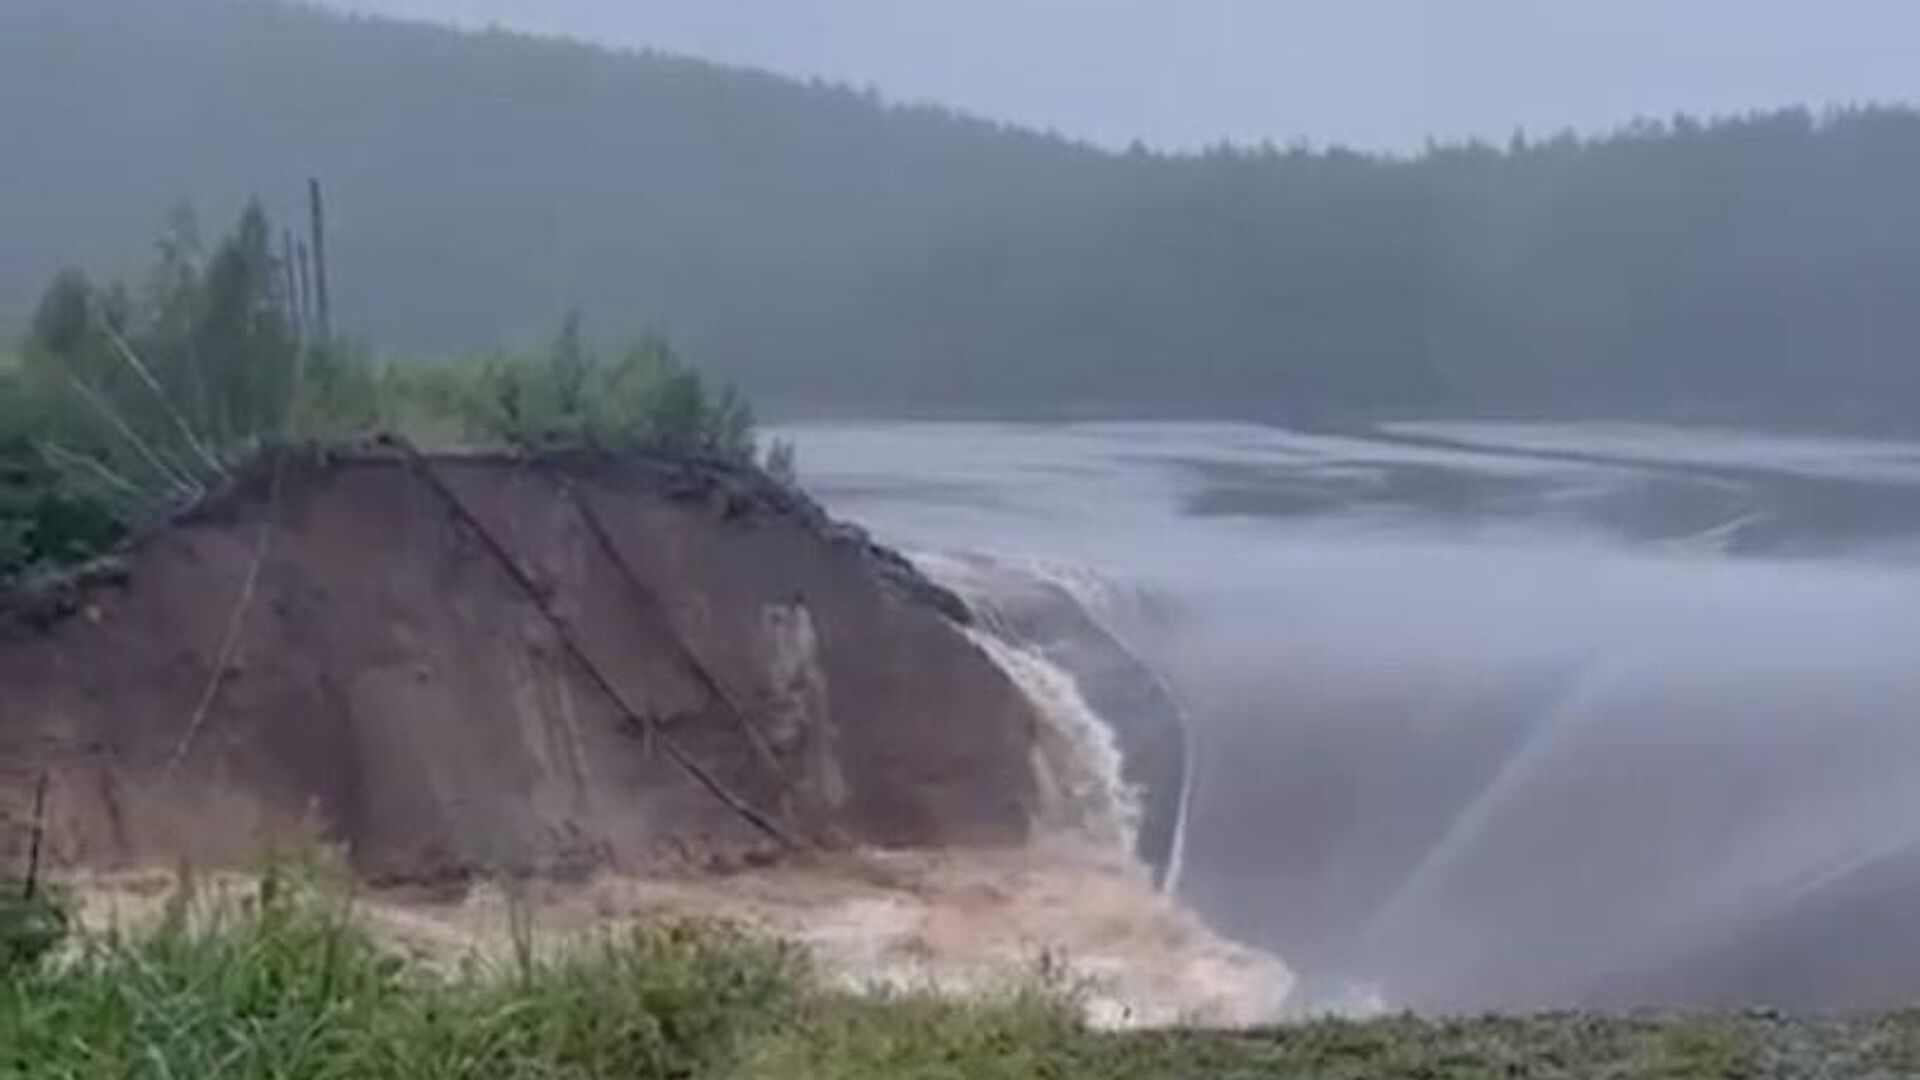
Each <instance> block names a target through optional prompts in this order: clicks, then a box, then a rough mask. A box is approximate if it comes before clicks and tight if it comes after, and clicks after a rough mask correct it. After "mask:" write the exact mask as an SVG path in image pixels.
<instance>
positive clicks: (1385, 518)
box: [781, 423, 1920, 1010]
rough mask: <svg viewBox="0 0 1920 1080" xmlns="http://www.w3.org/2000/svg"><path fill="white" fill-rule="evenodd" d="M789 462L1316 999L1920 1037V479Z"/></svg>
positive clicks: (1493, 466) (1886, 446) (1622, 431)
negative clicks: (1889, 1026)
mask: <svg viewBox="0 0 1920 1080" xmlns="http://www.w3.org/2000/svg"><path fill="white" fill-rule="evenodd" d="M781 434H782V435H784V436H786V437H789V438H792V439H793V440H794V441H795V442H796V444H797V446H798V450H799V459H800V471H801V475H802V480H803V483H804V484H805V485H806V486H807V488H808V489H809V490H810V491H811V492H812V493H813V494H814V495H815V496H816V497H818V498H820V499H821V500H822V501H823V502H825V503H826V504H827V505H828V507H829V508H830V509H831V510H833V511H834V512H835V513H836V514H838V515H840V516H843V517H846V518H850V519H852V520H855V521H858V522H861V523H863V524H865V525H867V526H869V527H870V528H872V530H873V531H874V532H875V534H876V535H877V537H878V538H879V539H881V540H883V541H886V542H889V543H893V544H897V545H899V546H902V547H904V548H906V549H908V550H911V551H914V552H916V553H918V554H919V556H920V558H921V560H922V562H923V564H924V565H925V566H926V567H928V568H929V569H930V570H931V571H932V572H934V573H936V574H938V575H939V576H941V577H942V578H943V579H945V580H948V581H949V582H950V583H952V584H954V585H955V586H956V587H957V588H959V590H960V591H961V592H963V593H965V594H967V595H968V596H969V598H970V599H972V600H973V601H974V603H975V606H976V608H978V609H981V610H983V611H984V612H985V613H986V614H987V616H988V618H987V621H988V622H989V623H990V624H998V625H999V628H1000V629H1001V630H1002V631H1004V632H1006V633H1008V634H1009V635H1010V636H1013V637H1016V638H1021V639H1024V640H1025V641H1026V642H1027V643H1028V644H1030V645H1031V646H1033V647H1034V649H1035V650H1036V651H1037V652H1038V653H1040V654H1042V655H1045V656H1048V657H1050V658H1052V659H1053V660H1055V661H1057V662H1058V664H1059V667H1060V668H1061V669H1062V670H1064V671H1066V672H1068V673H1069V674H1070V675H1072V676H1073V677H1074V678H1075V679H1076V680H1078V682H1079V683H1080V685H1079V686H1078V688H1077V689H1078V690H1079V691H1081V693H1080V702H1081V703H1083V704H1085V705H1086V706H1087V707H1089V708H1091V709H1093V710H1094V711H1096V712H1099V713H1101V714H1102V715H1103V716H1104V717H1106V719H1108V721H1109V722H1111V723H1112V724H1113V725H1114V726H1115V727H1116V729H1117V731H1118V733H1119V735H1120V736H1121V738H1120V740H1119V741H1120V743H1121V745H1122V746H1123V748H1129V749H1130V750H1131V751H1132V753H1133V759H1132V760H1130V761H1129V762H1128V779H1129V780H1131V781H1132V782H1134V783H1135V784H1136V785H1138V786H1140V787H1141V788H1143V789H1145V790H1143V791H1142V793H1141V795H1140V800H1139V802H1140V805H1139V808H1138V814H1137V816H1138V818H1139V820H1138V822H1137V823H1136V824H1137V827H1138V829H1139V831H1140V836H1141V846H1142V850H1143V853H1144V854H1146V855H1147V857H1148V858H1149V860H1150V861H1152V862H1154V863H1155V864H1156V865H1157V867H1158V868H1159V869H1160V870H1161V872H1162V875H1163V877H1164V878H1165V880H1166V881H1167V883H1168V885H1169V887H1171V888H1173V889H1175V890H1177V891H1178V893H1179V894H1180V895H1181V896H1182V897H1183V898H1184V899H1186V900H1187V901H1188V902H1189V903H1191V904H1192V905H1193V906H1194V907H1196V908H1197V909H1198V910H1199V911H1200V912H1201V913H1202V914H1203V915H1204V916H1206V917H1207V918H1208V919H1209V920H1210V921H1211V922H1212V923H1213V924H1214V925H1215V926H1216V927H1218V928H1219V929H1220V930H1222V931H1224V932H1226V933H1228V934H1230V935H1232V936H1234V937H1236V938H1238V939H1240V940H1243V941H1246V942H1248V943H1251V944H1255V945H1258V946H1261V947H1263V948H1266V949H1269V950H1271V951H1273V952H1274V953H1276V954H1278V955H1279V956H1281V957H1283V958H1284V959H1285V960H1286V961H1287V962H1288V963H1289V964H1290V965H1291V966H1292V967H1293V968H1294V969H1295V970H1296V971H1297V973H1298V974H1299V976H1300V977H1301V979H1302V992H1301V995H1300V1000H1305V1001H1307V1002H1310V1003H1312V1004H1314V1005H1317V1006H1320V1007H1341V1006H1348V1005H1355V1006H1357V1005H1361V1004H1364V1003H1377V1004H1384V1005H1387V1006H1390V1007H1413V1008H1422V1009H1438V1010H1455V1009H1470V1008H1479V1007H1484V1006H1506V1007H1522V1008H1544V1007H1558V1006H1573V1005H1596V1004H1598V1005H1620V1004H1645V1005H1656V1004H1662V1005H1671V1004H1681V1005H1722V1004H1729V1003H1751V1004H1778V1005H1785V1006H1802V1007H1805V1006H1818V1007H1844V1006H1854V1005H1865V1004H1886V1003H1894V1002H1909V1001H1911V1000H1913V999H1914V998H1915V997H1916V996H1920V917H1916V915H1920V443H1915V444H1907V443H1900V442H1891V441H1875V440H1865V439H1828V438H1808V437H1799V436H1777V435H1766V434H1759V433H1753V432H1744V431H1733V430H1711V429H1690V428H1670V427H1658V426H1640V425H1619V424H1584V425H1583V424H1517V423H1481V424H1463V423H1428V424H1411V423H1410V424H1400V425H1388V426H1384V427H1381V428H1375V429H1367V430H1353V431H1341V432H1307V431H1297V430H1286V429H1281V428H1276V427H1265V426H1254V425H1230V424H1184V423H1183V424H1171V423H1126V424H1104V423H1103V424H1084V425H1008V424H948V423H857V424H812V425H802V426H796V427H792V428H788V429H785V430H783V431H782V432H781ZM1058 689H1059V688H1058V687H1056V688H1054V690H1055V691H1057V690H1058ZM1169 731H1172V732H1173V733H1174V736H1173V737H1169V734H1168V733H1169Z"/></svg>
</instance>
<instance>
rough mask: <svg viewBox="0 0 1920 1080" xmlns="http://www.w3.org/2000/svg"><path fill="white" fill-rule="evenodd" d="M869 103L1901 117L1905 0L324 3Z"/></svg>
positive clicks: (1234, 131) (1911, 45) (986, 108)
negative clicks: (808, 79) (1830, 111)
mask: <svg viewBox="0 0 1920 1080" xmlns="http://www.w3.org/2000/svg"><path fill="white" fill-rule="evenodd" d="M334 2H336V3H340V4H343V5H346V6H352V7H357V8H360V9H363V10H374V11H385V12H390V13H398V14H405V15H412V16H419V17H427V18H436V19H446V20H453V21H459V22H465V23H470V24H484V23H487V22H497V23H500V24H503V25H510V26H517V27H522V28H527V29H534V30H540V31H547V32H554V33H563V34H568V35H571V36H576V37H584V38H592V39H596V40H601V41H607V42H614V43H619V44H625V45H648V46H655V47H658V48H662V49H666V50H670V51H674V52H683V53H691V54H694V55H698V56H704V57H708V58H711V59H715V60H720V61H724V62H729V63H737V64H746V65H751V66H755V67H764V68H770V69H773V70H776V71H782V72H786V73H789V74H795V75H803V76H822V77H826V78H830V79H833V80H836V81H845V82H851V83H855V84H858V85H871V86H874V87H877V88H878V89H880V90H881V91H882V92H884V93H885V94H887V95H888V96H889V97H892V98H894V99H896V100H913V101H920V100H931V101H939V102H943V103H947V104H950V105H955V106H958V107H960V108H962V109H965V110H967V111H969V112H973V113H978V114H981V115H985V116H990V117H994V118H998V119H1006V120H1014V121H1018V122H1020V123H1023V124H1027V125H1030V126H1035V127H1042V128H1052V129H1055V130H1057V131H1060V132H1062V133H1065V134H1069V135H1074V136H1079V137H1082V138H1089V139H1093V140H1096V141H1099V142H1104V143H1109V144H1114V145H1119V144H1124V143H1126V142H1127V141H1129V140H1131V139H1133V138H1136V137H1138V138H1140V139H1143V140H1145V141H1147V142H1149V143H1153V144H1155V145H1159V146H1165V147H1191V146H1194V145H1198V144H1205V143H1208V142H1215V141H1219V140H1222V139H1231V140H1235V141H1242V142H1258V141H1262V140H1268V139H1271V140H1272V141H1274V142H1278V143H1287V142H1291V141H1294V140H1299V139H1305V140H1309V141H1312V142H1316V143H1328V142H1339V143H1346V144H1352V145H1360V146H1366V147H1372V148H1387V149H1411V148H1415V147H1417V146H1418V145H1419V144H1420V143H1421V142H1422V141H1423V140H1424V139H1425V138H1426V137H1427V136H1429V135H1440V136H1445V137H1457V136H1462V135H1471V134H1479V135H1487V136H1493V137H1504V135H1505V134H1506V133H1508V132H1511V131H1512V130H1514V129H1515V128H1524V129H1526V130H1528V131H1536V132H1537V131H1552V130H1558V129H1560V128H1563V127H1568V126H1572V127H1577V128H1582V129H1593V128H1605V127H1611V126H1614V125H1615V124H1617V123H1619V122H1620V121H1623V120H1626V119H1628V118H1631V117H1634V116H1649V115H1652V116H1666V115H1669V114H1671V113H1672V112H1674V111H1675V110H1687V111H1691V112H1704V113H1725V112H1735V111H1744V110H1746V109H1750V108H1756V107H1771V106H1778V105H1787V104H1795V103H1807V104H1815V105H1820V104H1827V103H1835V102H1857V101H1868V100H1871V101H1908V102H1914V101H1920V0H334Z"/></svg>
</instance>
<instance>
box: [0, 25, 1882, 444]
mask: <svg viewBox="0 0 1920 1080" xmlns="http://www.w3.org/2000/svg"><path fill="white" fill-rule="evenodd" d="M309 174H313V175H318V176H320V177H322V178H323V179H324V180H325V181H326V183H327V185H328V188H329V192H330V197H331V200H332V202H333V205H334V207H335V215H334V222H335V230H334V240H333V245H334V252H333V257H334V276H335V277H336V279H337V283H336V292H337V299H336V308H337V309H338V311H339V312H340V321H341V322H342V323H344V324H346V325H348V326H351V327H353V328H354V329H356V330H357V331H359V332H362V333H364V334H366V335H367V336H368V337H370V338H371V339H373V340H375V341H377V342H378V343H380V344H381V345H382V347H383V348H385V349H386V350H387V351H389V352H395V351H417V352H434V353H447V352H455V351H459V350H463V349H467V348H472V347H478V346H484V345H487V344H490V343H493V342H497V341H501V340H525V339H529V338H533V337H535V336H544V335H547V334H549V333H550V332H551V331H552V329H553V327H554V326H555V325H556V323H557V319H558V316H559V314H560V313H562V312H564V311H566V310H568V309H570V308H578V309H580V310H582V311H583V312H584V313H585V314H586V317H587V321H588V324H589V326H590V327H592V328H593V329H595V330H596V331H598V332H600V333H601V334H604V335H606V336H609V337H612V336H616V335H619V334H623V333H625V332H626V331H628V330H632V329H637V328H641V327H650V328H657V329H662V330H664V331H665V332H667V333H668V334H670V335H671V336H672V337H673V338H674V339H675V340H676V342H677V343H679V344H680V345H682V346H683V347H684V348H685V350H686V351H688V352H689V353H691V354H693V355H695V356H696V357H698V358H699V359H700V360H701V361H702V362H703V364H705V365H706V366H708V367H710V368H713V369H715V370H718V371H720V372H722V373H724V374H727V375H731V376H733V377H735V378H737V379H738V380H740V381H741V382H742V383H743V384H744V386H745V388H746V389H747V390H748V391H749V392H750V393H753V394H755V395H756V396H758V397H759V398H760V399H761V400H763V401H765V402H768V403H770V404H772V405H774V406H775V407H776V408H778V407H780V406H782V405H785V406H789V407H792V406H800V405H806V406H818V407H829V408H840V409H848V410H937V409H953V408H967V409H975V410H1001V411H1005V410H1021V411H1034V410H1042V409H1044V410H1049V411H1050V410H1059V409H1066V408H1071V409H1084V410H1098V411H1127V412H1136V413H1138V412H1169V413H1170V412H1185V413H1191V412H1202V413H1215V414H1224V413H1235V414H1246V413H1259V412H1266V411H1277V410H1281V409H1314V408H1333V407H1339V408H1348V407H1359V408H1382V409H1450V410H1452V409H1469V408H1471V409H1480V410H1488V409H1502V410H1554V411H1567V410H1570V411H1576V412H1616V413H1617V412H1642V413H1648V414H1652V413H1656V412H1657V413H1662V414H1666V413H1671V412H1674V411H1686V410H1713V411H1716V412H1721V413H1725V412H1734V413H1753V414H1758V413H1768V414H1788V415H1794V414H1799V415H1806V416H1810V417H1811V416H1816V415H1820V416H1826V415H1838V414H1840V413H1841V412H1842V411H1843V410H1857V409H1865V410H1868V411H1874V410H1892V411H1895V412H1898V411H1900V410H1901V409H1902V408H1904V407H1905V406H1904V405H1903V403H1904V402H1909V401H1915V400H1920V397H1916V395H1920V197H1917V196H1916V195H1915V193H1916V192H1920V115H1917V114H1915V113H1913V112H1908V111H1898V110H1885V109H1882V110H1867V111H1861V112H1856V113H1850V114H1847V115H1843V116H1837V117H1828V118H1813V117H1809V116H1807V115H1805V114H1800V113H1784V114H1777V115H1769V116H1762V117H1755V118H1747V119H1742V120H1737V121H1727V122H1717V123H1711V124H1698V123H1693V122H1687V121H1676V122H1673V123H1668V124H1661V125H1643V126H1641V127H1638V128H1634V129H1630V130H1628V131H1625V132H1623V133H1620V134H1617V135H1614V136H1610V137H1607V138H1604V139H1597V140H1575V139H1571V138H1564V139H1559V140H1553V141H1543V142H1535V143H1533V144H1531V145H1515V146H1513V147H1502V148H1499V149H1497V150H1496V149H1489V148H1453V149H1443V150H1439V151H1436V152H1433V153H1430V154H1428V155H1425V156H1422V157H1420V158H1418V159H1417V160H1408V161H1388V160H1380V159H1373V158H1368V157H1363V156H1359V155H1355V154H1350V153H1342V152H1315V153H1307V152H1299V153H1294V152H1266V151H1262V152H1241V153H1218V154H1209V155H1203V156H1198V157H1164V156H1156V155H1151V154H1145V153H1132V154H1109V153H1105V152H1102V151H1098V150H1095V149H1091V148H1088V147H1084V146H1079V145H1075V144H1072V143H1069V142H1066V141H1062V140H1059V139H1054V138H1049V137H1043V136H1039V135H1035V134H1030V133H1022V132H1018V131H1012V130H1007V129H1003V128H999V127H996V126H993V125H989V124H985V123H981V122H977V121H973V120H968V119H964V118H959V117H955V116H951V115H946V114H942V113H939V112H936V111H931V110H925V109H914V110H903V109H890V108H887V107H884V106H883V105H881V104H880V103H878V102H876V101H874V100H872V99H871V98H869V97H867V96H863V95H861V94H858V93H854V92H850V91H847V90H843V89H835V88H827V87H817V86H807V85H803V84H799V83H794V82H789V81H785V80H781V79H776V78H773V77H771V76H765V75H759V74H753V73H746V72H739V71H732V70H726V69H721V68H716V67H713V66H709V65H705V64H700V63H695V62H690V61H685V60H678V59H670V58H664V57H660V56H653V55H640V54H631V53H618V52H611V51H604V50H598V49H594V48H589V47H585V46H579V45H571V44H563V43H556V42H550V41H541V40H535V39H531V38H527V37H522V36H515V35H510V34H504V33H487V34H462V33H456V32H453V31H448V30H442V29H434V28H427V27H422V26H415V25H406V24H400V23H393V22H383V21H367V20H355V19H346V18H341V17H337V16H333V15H328V14H321V13H318V12H315V11H310V10H304V9H298V8H293V7H286V6H281V5H277V4H274V3H270V2H268V0H4V2H0V327H11V328H15V329H17V328H19V327H21V326H23V325H24V324H25V322H26V319H27V316H28V313H29V312H30V310H31V307H32V304H33V301H34V298H35V296H36V294H37V292H38V290H39V289H40V287H41V286H42V285H43V284H44V282H45V281H46V280H47V278H48V277H49V276H51V275H52V273H53V272H54V271H55V270H57V269H59V268H60V267H61V266H62V265H64V264H68V263H79V264H83V265H85V266H87V267H88V268H89V269H92V270H95V271H98V272H102V273H103V274H108V275H110V274H111V273H112V272H114V271H116V270H123V269H128V268H131V267H134V266H137V265H142V264H144V262H145V257H146V254H147V253H146V252H145V251H142V250H138V249H137V248H136V247H134V246H132V245H131V244H130V241H129V238H131V237H138V236H149V235H153V234H154V232H155V231H156V230H157V229H158V228H159V227H160V225H161V224H162V223H163V222H164V221H165V219H166V217H167V214H168V212H169V210H170V209H171V208H172V207H173V206H175V205H176V204H178V203H180V202H182V201H183V200H190V201H192V202H193V203H195V204H196V205H197V206H198V207H199V208H200V210H201V211H202V215H201V216H202V220H203V221H207V222H212V223H217V222H221V221H224V220H227V218H228V216H229V214H230V212H231V210H232V209H233V204H235V203H236V202H237V201H239V200H240V199H241V198H242V197H244V195H246V194H248V193H255V192H257V193H259V194H260V195H261V196H263V197H264V198H266V199H267V200H268V202H269V204H270V206H272V205H273V204H275V203H279V204H280V208H281V209H282V210H283V211H286V213H283V215H282V216H283V217H286V218H289V219H291V215H292V211H293V210H294V209H295V207H294V206H293V204H292V200H293V199H294V198H295V197H297V195H298V193H299V192H300V191H301V186H302V183H303V181H304V178H305V177H306V176H307V175H309ZM1914 411H1920V409H1916V410H1914Z"/></svg>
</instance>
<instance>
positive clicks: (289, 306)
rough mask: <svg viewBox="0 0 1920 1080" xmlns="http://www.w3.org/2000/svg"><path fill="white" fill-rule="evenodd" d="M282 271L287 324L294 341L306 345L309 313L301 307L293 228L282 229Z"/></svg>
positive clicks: (298, 267) (298, 266)
mask: <svg viewBox="0 0 1920 1080" xmlns="http://www.w3.org/2000/svg"><path fill="white" fill-rule="evenodd" d="M280 273H281V277H282V278H283V279H284V284H283V285H282V288H284V289H286V296H285V297H284V298H283V301H284V304H285V306H286V311H287V325H288V327H289V328H291V329H292V330H293V340H294V343H295V344H296V345H304V344H306V340H307V313H306V311H305V310H303V309H302V308H301V300H302V297H301V295H300V264H299V262H298V261H296V258H295V255H294V248H293V230H292V229H282V230H280Z"/></svg>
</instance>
